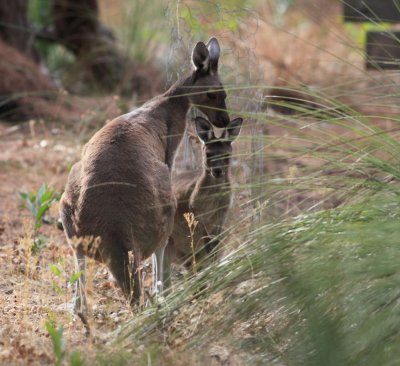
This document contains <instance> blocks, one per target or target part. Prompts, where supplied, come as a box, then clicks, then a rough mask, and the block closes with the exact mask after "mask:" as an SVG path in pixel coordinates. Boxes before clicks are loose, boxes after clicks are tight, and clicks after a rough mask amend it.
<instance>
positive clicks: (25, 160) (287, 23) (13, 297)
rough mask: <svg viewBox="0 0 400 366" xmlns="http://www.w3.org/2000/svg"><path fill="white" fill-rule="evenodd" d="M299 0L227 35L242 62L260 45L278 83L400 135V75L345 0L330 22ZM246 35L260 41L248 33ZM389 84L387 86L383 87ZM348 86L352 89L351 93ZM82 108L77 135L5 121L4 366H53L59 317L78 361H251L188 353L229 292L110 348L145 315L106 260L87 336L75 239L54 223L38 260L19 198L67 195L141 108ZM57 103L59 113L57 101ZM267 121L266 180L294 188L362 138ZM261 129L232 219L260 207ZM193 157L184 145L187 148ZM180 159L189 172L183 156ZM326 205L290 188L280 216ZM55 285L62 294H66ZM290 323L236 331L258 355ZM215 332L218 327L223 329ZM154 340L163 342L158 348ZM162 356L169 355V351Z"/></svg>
mask: <svg viewBox="0 0 400 366" xmlns="http://www.w3.org/2000/svg"><path fill="white" fill-rule="evenodd" d="M110 4H111V2H109V1H102V6H103V7H102V11H103V18H104V19H106V20H107V17H109V18H110V20H109V22H108V23H107V24H111V25H112V24H115V22H116V19H117V20H118V19H119V17H120V16H121V14H120V12H119V10H118V11H117V10H115V5H114V4H121V1H113V4H112V5H110ZM298 4H299V5H298V6H296V7H295V8H294V10H293V11H291V12H289V13H287V14H285V16H284V17H283V18H282V19H281V22H278V21H277V17H276V14H274V9H271V6H270V5H268V3H267V4H264V5H262V4H261V5H259V8H258V9H259V12H258V13H259V15H260V17H259V19H258V21H257V22H256V21H255V20H253V19H251V18H249V19H248V20H247V22H246V24H243V25H241V26H240V27H239V30H238V32H239V33H240V34H241V35H242V37H236V36H235V37H234V36H231V35H230V33H229V32H226V31H225V32H224V31H220V32H221V35H222V37H223V39H224V42H225V41H230V42H231V45H232V49H236V51H235V52H236V53H237V54H238V55H239V56H240V54H241V53H242V54H246V53H247V52H248V50H249V49H250V50H251V51H253V52H254V55H255V58H256V60H257V62H259V63H260V64H261V70H262V71H263V75H262V76H263V78H264V80H265V85H266V86H268V87H271V88H273V87H282V86H293V85H295V86H296V87H298V86H299V85H300V87H299V89H304V88H305V89H307V90H312V93H314V91H315V90H317V91H318V93H321V94H323V95H328V96H335V98H337V100H339V101H340V103H342V102H346V103H347V104H350V105H352V106H355V107H356V109H357V110H359V111H361V112H363V113H365V114H367V115H375V116H379V117H374V118H372V119H371V120H372V121H374V122H375V123H377V124H378V125H380V126H381V127H384V128H386V129H391V128H392V127H393V126H394V123H393V122H391V121H390V120H389V119H387V118H386V117H387V116H395V115H396V114H397V108H396V107H395V106H396V104H395V103H394V102H393V101H395V100H396V95H393V93H395V91H396V87H397V84H398V81H399V75H397V74H393V73H386V74H378V73H371V74H366V73H365V72H364V70H363V56H362V53H360V50H359V49H358V48H357V46H356V45H354V44H353V43H352V41H351V40H350V39H349V36H348V35H347V33H346V30H345V27H344V26H343V24H341V22H340V20H339V17H340V4H339V3H338V2H331V1H330V0H321V3H320V5H321V6H322V5H323V4H325V5H326V6H327V7H328V8H326V9H327V10H326V12H327V13H328V12H329V16H324V17H320V15H321V14H320V12H319V9H318V8H317V5H314V6H313V5H311V2H309V1H305V0H304V1H302V2H300V1H299V2H298ZM303 5H304V6H303ZM118 6H120V5H118ZM328 10H329V11H328ZM117 23H118V22H117ZM256 28H257V29H256ZM246 32H248V33H246ZM217 33H218V31H217ZM246 34H250V35H251V36H250V37H246ZM245 60H246V61H247V59H245ZM392 82H393V83H392ZM377 85H378V86H382V87H381V88H377V89H373V87H374V86H377ZM343 90H345V93H342V92H341V91H343ZM366 91H368V92H366ZM384 91H386V92H387V93H388V94H391V93H392V95H390V96H388V97H387V100H386V102H387V104H388V105H383V104H382V103H381V102H380V101H379V100H378V101H377V102H376V103H372V102H371V101H374V100H375V98H376V97H377V96H380V95H382V93H383V92H384ZM310 94H311V93H310ZM64 97H65V96H64ZM66 98H67V97H66ZM69 100H70V101H71V99H69ZM72 100H73V99H72ZM325 102H326V101H325ZM72 104H78V105H79V108H77V109H74V111H73V113H74V117H75V118H73V119H72V120H74V119H75V120H79V122H78V123H76V124H75V125H74V126H73V128H71V124H69V126H70V127H67V128H65V127H64V126H60V125H56V124H54V123H53V124H52V125H51V124H49V123H43V122H41V121H39V120H38V121H36V122H34V123H33V122H32V123H30V124H29V123H27V124H24V125H21V126H22V127H21V126H20V127H16V128H14V127H12V126H10V125H7V124H3V123H2V124H0V180H1V184H0V202H1V206H0V268H1V270H0V278H1V279H0V309H1V319H2V320H1V322H0V323H1V324H0V346H1V347H0V364H6V363H8V364H27V365H28V364H29V365H43V364H53V363H54V357H55V356H54V353H53V350H52V343H51V340H50V337H49V335H48V333H47V332H46V330H45V327H44V322H45V321H46V320H48V319H50V320H53V321H55V322H56V323H57V324H58V325H59V326H60V325H62V326H63V327H64V336H63V338H64V341H65V345H66V352H67V355H69V354H71V352H72V351H76V350H78V351H80V352H81V354H82V355H83V356H84V358H85V360H86V362H87V364H92V363H94V362H97V363H101V362H102V360H101V359H103V364H118V363H121V364H123V363H127V364H130V363H133V362H142V363H143V364H147V363H148V362H151V361H152V360H154V359H156V360H157V359H158V361H155V362H154V363H153V364H165V365H186V364H205V363H208V364H211V365H244V364H246V362H245V361H244V360H245V359H246V357H245V355H241V354H238V353H237V352H236V350H235V349H234V348H233V347H232V346H231V345H229V342H224V339H221V341H220V342H219V343H218V344H214V345H213V346H211V347H210V346H209V345H208V346H207V347H206V348H204V350H202V352H199V354H195V353H194V352H192V351H187V350H185V345H186V344H187V342H189V341H191V340H192V339H193V337H194V335H195V334H196V332H197V331H198V327H199V324H202V326H204V323H201V320H202V319H203V318H204V317H205V316H206V315H207V316H211V315H212V316H214V318H213V320H214V321H215V322H218V321H219V320H221V319H223V317H224V316H225V315H226V314H223V313H221V312H219V310H220V305H221V304H222V302H223V301H224V298H223V297H222V295H220V294H216V295H214V296H213V297H211V298H208V299H206V300H204V301H203V302H198V301H197V302H196V300H194V301H193V303H188V304H187V305H186V306H185V307H184V308H182V312H181V313H179V314H177V316H176V317H175V318H174V322H173V323H172V324H168V325H167V326H166V328H165V329H162V331H160V333H159V334H158V337H155V338H153V339H150V340H148V341H146V342H143V344H138V345H137V346H138V347H137V348H136V349H124V350H123V351H122V350H121V349H116V348H115V346H114V345H109V344H108V343H107V342H108V341H109V340H110V339H112V331H113V330H115V329H116V328H117V327H118V326H119V325H121V324H124V321H126V320H127V319H130V318H132V317H134V316H135V314H133V313H132V311H131V310H130V309H129V307H128V306H127V304H126V302H125V300H124V298H123V297H122V294H121V292H120V291H119V289H118V288H116V286H115V283H114V281H113V280H112V278H111V277H110V276H109V274H108V272H107V270H106V269H105V268H104V267H103V266H101V265H99V264H96V263H94V262H89V268H88V295H89V302H90V307H91V308H92V309H93V313H92V314H91V317H90V319H91V326H92V329H93V333H94V336H93V337H91V338H89V339H87V338H85V337H84V334H83V332H84V330H83V327H82V324H81V323H80V321H76V320H75V319H74V318H73V316H72V315H71V313H70V310H69V309H70V303H71V301H72V293H73V289H72V287H71V286H69V285H68V278H69V277H70V276H71V274H72V273H73V271H74V268H73V261H72V253H71V250H70V249H69V247H68V246H67V243H66V240H65V238H64V234H63V233H62V232H61V231H59V230H58V229H57V228H56V227H55V225H45V226H43V228H42V230H43V233H44V234H45V236H46V237H47V238H48V243H47V245H46V247H45V248H44V249H43V250H42V251H40V252H39V254H37V255H33V254H32V253H31V251H30V247H31V245H32V239H31V236H32V235H31V234H32V219H31V218H30V216H29V212H28V211H27V210H24V209H21V208H20V207H19V204H20V201H19V198H18V197H17V192H18V191H29V190H37V189H38V187H39V186H40V185H41V184H42V183H43V182H46V183H47V184H48V185H49V186H51V187H54V188H55V189H56V190H57V191H58V192H61V191H62V190H63V187H64V184H65V181H66V177H67V174H68V167H69V166H70V165H71V164H72V163H74V162H75V161H76V160H78V159H79V155H80V150H81V147H82V145H83V143H84V142H85V141H86V140H87V139H88V138H89V137H90V136H91V134H92V132H93V131H94V130H96V129H98V128H100V127H101V126H102V124H103V123H104V122H105V121H106V120H107V119H109V118H111V117H112V116H116V115H118V114H120V113H123V112H125V111H126V109H129V108H130V105H129V103H125V102H124V101H121V100H119V99H118V98H114V97H110V98H104V99H92V100H90V99H87V100H80V99H76V100H73V101H72ZM99 105H101V107H98V106H99ZM325 107H326V106H325ZM54 108H55V112H54V113H55V115H56V114H57V103H55V104H54ZM250 112H251V111H250ZM76 117H78V118H76ZM257 117H258V118H259V120H260V121H261V130H262V133H263V135H264V134H265V136H267V137H265V141H264V145H263V149H264V151H265V152H267V153H266V154H265V157H264V161H263V166H262V171H261V172H260V173H261V174H262V175H264V174H265V176H264V177H263V178H265V177H266V178H268V179H271V180H273V179H277V180H278V178H282V179H283V180H284V181H285V182H288V186H290V184H291V183H292V182H293V181H295V180H296V179H297V178H299V177H301V176H302V174H303V172H304V171H309V170H313V169H314V170H318V169H319V168H320V167H321V166H323V164H324V163H325V162H324V161H322V160H318V159H316V158H315V157H310V156H309V155H307V154H304V153H302V151H303V152H304V151H307V149H311V148H313V147H315V146H316V145H318V144H320V145H322V144H323V143H325V142H328V141H326V139H329V138H330V136H340V135H342V137H343V138H344V137H347V138H350V137H351V136H352V134H351V132H349V130H345V129H343V128H342V127H340V126H337V125H334V124H331V125H326V126H324V127H323V128H319V127H318V128H314V126H320V122H321V121H320V120H318V119H317V118H313V117H310V116H307V117H305V118H304V119H301V118H297V117H294V118H292V117H286V116H285V117H282V116H281V115H277V114H274V112H271V111H265V110H264V109H262V110H261V111H260V113H259V114H258V115H257ZM69 122H70V121H69ZM305 126H306V127H305ZM326 131H328V132H326ZM252 132H253V130H252V127H251V126H247V127H245V128H244V132H243V133H242V135H243V138H241V139H240V140H239V141H238V143H237V144H235V147H234V148H235V153H236V154H238V155H241V156H240V157H239V158H237V159H236V161H234V164H233V175H234V177H235V178H234V181H235V183H236V184H237V186H240V187H241V189H240V191H236V192H235V205H234V207H233V208H232V210H231V213H230V216H231V219H232V220H234V219H235V218H238V217H240V218H243V217H245V216H248V217H251V216H252V213H253V211H252V210H254V207H253V206H254V204H255V202H250V199H251V195H252V192H251V187H249V186H248V185H246V184H247V183H248V181H249V180H250V178H251V174H252V171H251V165H252V158H251V156H250V154H249V152H250V151H251V147H250V145H251V141H250V138H249V136H250V135H251V133H252ZM305 135H307V136H308V137H307V140H305V139H304V138H303V137H304V136H305ZM186 147H187V146H186ZM196 149H198V148H197V147H195V148H194V150H195V151H196ZM183 150H184V146H182V148H181V151H180V153H182V152H183ZM194 156H195V158H194V164H193V165H196V164H195V160H198V159H197V158H196V156H197V157H198V153H197V154H196V153H195V154H194ZM179 163H180V164H178V165H180V166H182V167H183V166H184V164H183V162H182V160H181V161H180V162H179ZM189 165H190V164H189ZM273 184H276V185H279V183H273ZM273 184H271V185H273ZM237 186H236V187H237ZM242 188H243V189H242ZM324 198H326V202H325V205H326V207H331V206H335V205H337V204H338V202H340V200H339V199H338V198H337V197H336V196H335V194H333V192H332V190H328V189H326V188H324V187H322V188H321V189H315V190H314V191H312V192H311V193H310V192H308V193H307V194H305V193H304V192H300V191H298V190H296V189H293V190H290V189H287V190H285V191H284V193H283V197H282V196H280V197H276V199H277V200H278V201H279V203H278V206H279V207H278V211H279V213H280V214H282V212H283V214H282V216H289V215H296V214H299V213H301V212H304V210H305V209H308V208H309V207H311V206H312V205H313V203H315V202H321V201H322V200H323V199H324ZM268 204H270V203H269V202H268ZM57 210H58V207H57V205H54V206H53V207H52V208H51V211H50V217H52V218H54V219H56V218H57V217H58V213H57ZM240 225H241V226H243V227H248V226H250V225H251V220H243V221H242V222H241V223H240V224H238V227H239V226H240ZM238 231H240V230H238ZM243 231H245V230H243ZM242 239H243V238H242V237H239V236H234V235H232V236H231V237H230V238H229V247H228V250H229V249H234V248H236V247H238V245H239V244H240V243H241V241H242ZM60 258H61V260H60ZM53 264H55V265H57V266H58V267H59V268H60V270H61V276H59V277H57V276H55V275H54V273H53V272H52V271H51V270H50V265H53ZM143 271H144V273H145V274H146V273H149V272H150V268H149V267H148V266H145V267H144V270H143ZM54 283H55V284H56V285H57V286H58V287H59V288H60V289H61V291H60V290H59V291H56V289H55V286H54ZM257 286H260V284H259V283H257V282H256V281H255V282H251V281H250V282H249V283H242V284H239V285H237V286H236V288H233V289H232V292H233V295H234V296H235V295H237V296H243V294H245V293H246V292H249V291H252V290H254V289H255V288H257ZM288 322H289V319H288V317H287V316H286V315H285V313H284V312H283V311H281V309H280V308H279V307H278V306H277V307H276V308H269V309H266V311H265V313H264V314H258V316H257V317H256V318H254V319H250V320H249V321H248V322H239V323H238V324H236V325H235V327H234V329H233V330H232V331H233V332H235V334H236V335H237V336H238V337H241V338H242V339H243V342H244V343H246V342H248V344H249V346H248V348H249V349H250V350H249V353H250V352H258V351H259V350H252V349H251V345H252V343H251V342H252V341H253V335H254V333H255V332H256V331H258V330H260V329H262V330H263V331H266V332H270V334H271V337H272V336H273V335H274V334H279V333H280V332H283V331H284V330H285V328H286V327H287V325H288ZM206 325H207V326H209V327H213V323H212V322H209V323H208V324H206ZM151 342H154V344H153V345H150V346H149V343H151ZM274 342H275V340H274ZM144 343H146V344H144ZM152 347H153V348H152ZM287 347H288V345H287V343H286V340H277V341H276V347H275V348H274V350H273V352H275V353H276V354H278V355H279V356H282V355H283V354H284V353H285V351H286V350H287ZM160 350H161V351H162V353H163V356H162V357H160V356H159V355H160V353H161V352H160ZM261 351H263V350H261ZM261 351H260V352H261ZM149 360H150V361H149ZM120 361H121V362H120Z"/></svg>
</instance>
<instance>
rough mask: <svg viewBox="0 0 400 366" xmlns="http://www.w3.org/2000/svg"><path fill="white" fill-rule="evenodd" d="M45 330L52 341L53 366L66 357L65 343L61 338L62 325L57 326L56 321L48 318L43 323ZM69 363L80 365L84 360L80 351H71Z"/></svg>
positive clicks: (60, 363) (59, 363) (56, 365)
mask: <svg viewBox="0 0 400 366" xmlns="http://www.w3.org/2000/svg"><path fill="white" fill-rule="evenodd" d="M45 327H46V330H47V332H48V333H49V335H50V338H51V341H52V343H53V352H54V356H55V358H56V362H55V364H54V365H55V366H60V365H62V364H63V361H64V360H65V358H66V352H65V344H64V340H63V333H64V327H63V326H62V325H61V326H60V327H57V325H56V322H55V321H54V320H52V319H49V320H47V321H46V323H45ZM69 361H70V362H69V364H70V365H71V366H82V365H84V362H83V360H82V356H81V353H80V352H79V351H73V352H72V353H71V354H70V357H69Z"/></svg>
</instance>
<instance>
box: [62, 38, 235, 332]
mask: <svg viewBox="0 0 400 366" xmlns="http://www.w3.org/2000/svg"><path fill="white" fill-rule="evenodd" d="M219 56H220V46H219V43H218V41H217V39H216V38H211V39H210V40H209V41H208V43H207V44H204V43H203V42H198V43H197V44H196V46H195V47H194V49H193V52H192V63H193V66H194V69H193V71H192V72H191V73H190V75H188V76H186V77H184V78H181V79H180V80H178V81H177V82H176V83H175V84H174V85H172V86H171V87H170V88H169V90H167V91H166V92H165V93H164V94H162V95H159V96H156V97H155V98H153V99H151V100H150V101H148V102H147V103H145V104H144V105H143V106H142V107H140V108H138V109H136V110H134V111H132V112H130V113H127V114H125V115H122V116H119V117H117V118H116V119H114V120H113V121H111V122H110V123H108V124H106V125H105V126H104V127H103V128H101V129H100V130H99V131H98V132H97V133H96V134H95V135H94V136H93V137H92V138H91V139H90V140H89V142H88V143H87V144H86V145H85V147H84V149H83V152H82V157H81V160H80V162H77V163H76V164H75V165H74V166H73V168H72V170H71V172H70V174H69V177H68V180H67V184H66V188H65V192H64V194H63V197H62V199H61V204H60V218H61V222H62V225H63V227H64V231H65V234H66V237H67V240H68V242H69V243H70V245H71V246H72V248H73V249H74V253H75V259H76V267H77V270H78V271H80V272H81V276H80V279H79V281H77V288H76V299H75V312H76V313H77V314H78V315H79V317H80V318H81V319H82V320H83V322H84V323H85V325H87V320H86V314H87V303H86V296H85V290H84V286H85V276H84V268H85V256H88V257H91V258H94V259H95V260H98V261H101V262H103V263H105V264H106V265H107V267H108V268H109V270H110V272H111V273H112V275H113V277H114V278H115V280H116V281H117V283H118V285H119V286H120V287H121V289H122V290H123V292H124V294H125V296H126V297H127V299H128V300H129V302H130V304H131V306H134V305H135V304H136V303H137V302H138V301H139V300H140V297H141V281H140V273H139V266H140V262H141V260H142V259H145V258H148V257H149V256H151V255H152V254H155V256H153V258H154V264H155V266H154V268H155V271H154V273H153V275H154V276H155V277H156V278H155V280H154V283H155V291H156V292H157V291H162V283H163V276H164V273H165V274H166V275H168V271H169V263H168V262H167V259H166V258H165V257H164V254H163V253H164V248H165V246H166V243H167V240H168V238H169V236H170V234H171V232H172V229H173V223H174V215H175V210H176V200H175V198H174V195H173V192H172V187H171V177H170V170H171V167H172V164H173V161H174V155H175V151H176V149H177V146H178V144H179V143H180V141H181V139H182V136H183V133H184V131H185V128H186V115H187V112H188V110H189V107H190V106H191V105H195V106H196V107H198V108H199V109H200V110H201V111H202V112H203V113H204V114H205V115H206V116H207V117H208V118H209V119H210V120H212V121H214V123H215V125H216V126H217V127H225V126H226V125H227V124H228V123H229V115H228V113H227V112H226V105H225V98H226V92H225V91H224V89H223V86H222V84H221V81H220V79H219V76H218V60H219ZM129 252H132V253H133V258H132V256H131V257H130V255H129ZM132 280H133V281H132ZM87 333H88V328H87Z"/></svg>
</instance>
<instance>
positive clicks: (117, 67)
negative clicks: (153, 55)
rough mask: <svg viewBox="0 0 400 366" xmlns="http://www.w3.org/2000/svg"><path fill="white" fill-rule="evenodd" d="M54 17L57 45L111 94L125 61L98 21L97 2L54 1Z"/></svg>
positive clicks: (95, 0) (120, 76)
mask: <svg viewBox="0 0 400 366" xmlns="http://www.w3.org/2000/svg"><path fill="white" fill-rule="evenodd" d="M0 1H1V0H0ZM53 14H54V27H55V33H56V36H57V38H58V41H59V42H61V43H62V44H63V45H64V46H65V47H66V48H68V49H69V50H70V51H71V52H73V53H74V54H75V56H76V58H77V60H78V62H80V64H81V66H82V68H83V69H84V70H85V71H86V72H87V75H86V76H88V79H89V80H87V81H89V82H91V83H92V84H95V85H97V86H102V87H103V88H104V89H105V90H107V91H112V90H114V89H115V88H116V86H117V85H118V84H119V83H120V81H121V80H122V77H123V74H124V69H125V60H124V58H123V57H122V55H121V54H120V52H119V51H118V49H117V47H116V46H115V39H114V37H113V35H112V33H111V31H109V30H108V29H106V28H105V27H104V26H103V25H102V23H101V22H100V20H99V6H98V3H97V0H54V3H53Z"/></svg>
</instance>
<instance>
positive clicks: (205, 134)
mask: <svg viewBox="0 0 400 366" xmlns="http://www.w3.org/2000/svg"><path fill="white" fill-rule="evenodd" d="M242 122H243V119H242V118H236V119H235V120H233V121H231V122H230V123H229V124H228V126H227V127H226V128H225V129H224V131H223V133H222V135H221V137H220V138H216V137H215V135H214V131H213V127H212V125H211V124H210V122H208V121H207V120H206V119H204V118H202V117H197V118H196V119H195V124H196V132H197V135H198V137H199V139H200V141H201V142H202V144H203V146H202V151H203V170H202V173H201V175H200V176H199V175H198V173H197V172H189V173H188V172H185V173H183V174H180V175H178V176H176V177H175V178H174V179H173V182H172V188H173V192H174V194H175V197H176V199H177V202H178V206H177V210H176V212H175V224H174V230H173V232H172V234H171V237H170V240H169V243H168V247H167V252H166V254H167V255H168V256H170V260H172V261H174V262H178V263H185V264H186V266H188V267H189V266H191V265H194V263H191V258H192V255H193V250H194V253H195V255H194V260H195V261H196V264H200V265H201V262H202V261H203V260H204V258H205V257H209V256H210V254H211V253H213V252H214V254H215V247H216V246H217V245H218V243H219V238H218V236H219V235H220V234H221V232H222V230H223V227H224V223H225V220H226V216H227V213H228V210H229V206H230V204H231V196H232V192H231V182H230V175H229V165H230V158H231V155H232V146H231V144H232V142H233V141H234V140H235V139H236V138H237V136H238V135H239V133H240V129H241V125H242ZM187 212H192V213H193V215H194V217H195V219H196V220H197V221H198V224H197V226H196V228H195V231H194V237H193V238H190V231H189V227H188V222H187V221H186V219H185V218H184V214H185V213H187ZM191 240H193V247H194V248H192V247H191V242H190V241H191Z"/></svg>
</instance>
